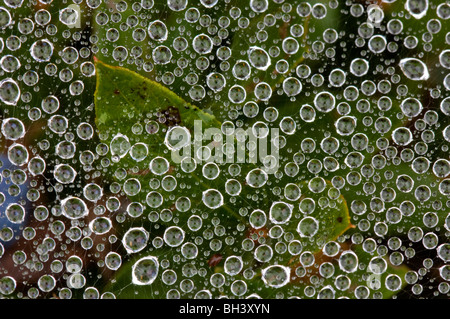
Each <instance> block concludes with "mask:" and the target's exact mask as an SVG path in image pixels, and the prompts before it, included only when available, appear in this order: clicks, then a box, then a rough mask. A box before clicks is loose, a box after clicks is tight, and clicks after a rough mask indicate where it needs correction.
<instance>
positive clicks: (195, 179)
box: [0, 0, 450, 299]
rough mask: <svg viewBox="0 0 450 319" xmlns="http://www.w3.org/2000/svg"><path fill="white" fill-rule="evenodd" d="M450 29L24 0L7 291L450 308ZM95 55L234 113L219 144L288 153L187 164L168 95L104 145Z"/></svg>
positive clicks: (395, 11) (256, 5)
mask: <svg viewBox="0 0 450 319" xmlns="http://www.w3.org/2000/svg"><path fill="white" fill-rule="evenodd" d="M449 17H450V6H449V5H448V3H446V2H442V3H434V2H429V1H428V0H407V1H400V0H397V1H395V0H393V1H391V0H390V1H387V0H384V1H381V2H380V1H379V2H374V3H373V4H369V3H368V4H363V3H362V2H359V1H341V0H339V1H338V0H331V1H320V2H317V1H284V0H247V1H244V2H242V1H239V2H237V1H223V2H222V1H217V0H215V1H214V0H200V1H199V2H194V1H188V0H167V1H166V0H164V1H162V0H161V1H159V0H141V1H121V0H114V1H102V0H85V1H82V0H73V1H68V2H67V3H65V2H64V3H63V2H59V1H51V0H38V1H34V2H31V1H30V2H28V1H23V0H22V1H21V0H3V2H2V4H0V56H1V58H0V68H1V70H0V109H1V115H2V118H1V134H0V150H1V155H0V156H1V162H0V163H1V165H0V172H1V174H0V186H1V188H0V296H2V297H15V296H17V297H19V298H49V297H57V298H61V299H66V298H67V299H68V298H117V297H119V298H120V297H123V298H126V297H128V298H130V297H136V296H137V297H144V298H145V297H154V298H180V297H184V298H186V297H187V298H219V297H220V298H226V297H228V298H261V297H267V296H270V297H271V298H272V297H276V298H294V297H300V298H344V297H350V298H383V297H391V296H393V295H395V294H398V293H403V295H405V294H406V295H410V296H411V295H412V296H428V297H442V296H447V297H448V296H449V293H450V264H449V261H450V243H449V242H448V238H449V235H450V213H449V208H450V179H449V175H450V162H449V155H448V154H449V143H450V120H449V118H450V97H449V94H448V92H449V90H450V77H449V74H450V73H449V69H450V50H449V49H448V45H449V43H450V33H449V32H448V31H446V30H447V28H446V26H447V25H448V23H449V22H448V19H449ZM94 56H95V57H96V58H97V59H100V60H101V61H103V62H104V63H107V64H111V65H115V66H121V67H124V68H128V69H130V70H133V71H135V72H137V73H139V74H141V75H143V76H145V77H147V78H149V79H151V80H154V81H156V82H159V83H160V84H162V85H163V86H165V87H167V88H169V89H170V90H172V91H173V92H175V93H176V94H177V95H179V96H180V97H181V98H183V99H185V100H186V101H188V102H190V103H192V104H195V105H196V106H198V107H199V108H200V109H201V110H203V111H204V112H205V113H209V114H211V115H214V116H215V117H216V119H217V120H218V121H220V123H221V126H220V127H219V128H218V129H219V130H218V131H219V133H223V134H222V135H220V134H217V135H218V136H217V137H216V136H214V137H212V139H213V140H214V141H215V142H219V141H221V140H220V139H225V138H226V136H229V135H235V136H236V137H235V138H236V140H240V139H243V140H244V141H245V136H244V137H242V136H240V135H239V133H238V132H239V129H244V130H247V129H248V130H250V131H251V132H252V133H253V134H254V136H255V137H256V138H257V140H258V141H260V140H264V139H265V138H269V141H270V142H272V143H273V144H274V145H275V146H274V147H276V148H277V149H279V153H278V155H277V156H274V155H272V154H269V155H268V154H264V155H263V156H261V157H262V158H261V161H260V163H259V162H258V163H257V164H256V165H255V164H251V163H248V161H247V162H245V161H237V162H235V163H230V162H215V161H213V160H212V158H213V156H212V155H213V154H212V150H211V148H210V147H206V146H205V147H202V148H200V149H199V150H198V154H196V155H197V156H196V157H195V158H198V159H203V160H204V161H203V162H198V161H196V159H195V158H194V156H192V157H189V156H188V157H185V158H183V160H182V161H181V163H173V161H172V160H171V152H175V151H180V150H182V149H183V148H185V147H186V146H189V145H191V144H192V143H193V141H194V140H196V139H197V140H199V139H200V140H201V139H202V138H203V137H202V136H195V135H194V132H193V131H192V130H190V129H188V128H187V127H186V126H184V121H185V120H184V119H183V118H181V121H180V119H177V118H176V117H177V116H179V114H178V115H177V114H175V120H178V122H177V123H175V124H173V123H170V121H171V120H172V119H171V118H170V116H168V115H165V114H166V113H164V112H169V113H170V110H169V111H167V109H166V108H165V106H161V109H158V107H159V106H157V105H153V104H152V101H148V104H149V108H148V109H149V111H148V113H147V114H144V116H143V118H136V117H137V115H133V114H132V112H133V111H132V110H123V116H124V118H125V119H126V118H132V119H134V120H135V123H134V125H132V127H131V128H127V129H123V128H121V129H119V130H117V127H119V128H120V127H121V123H120V122H117V123H115V127H111V129H110V132H106V133H104V132H103V133H102V132H99V129H98V128H97V124H98V123H99V121H102V120H104V118H99V115H98V114H96V112H95V108H94V103H105V104H106V105H107V104H108V103H109V100H108V97H107V96H101V97H98V96H94V90H95V88H96V75H97V72H96V67H95V61H94ZM97 86H98V83H97ZM116 93H117V94H120V92H114V94H116ZM136 94H139V93H136ZM95 99H97V100H95ZM273 129H278V130H279V135H277V136H272V132H273ZM121 130H122V132H121ZM123 131H131V132H132V134H128V135H127V134H124V133H123ZM108 134H109V136H108ZM107 138H109V140H108V143H105V142H104V140H105V139H107ZM155 140H157V141H158V142H156V143H155V142H154V141H155ZM209 142H211V139H210V140H209V141H208V143H209ZM206 144H207V143H205V145H206ZM244 148H245V153H246V154H248V153H251V152H253V151H255V152H256V149H257V143H256V142H251V141H248V142H246V143H244ZM223 150H224V154H225V155H227V156H234V154H235V153H236V152H237V149H236V147H235V146H233V145H228V144H226V143H224V145H223ZM274 163H277V164H278V167H279V168H278V170H277V171H276V172H271V171H270V168H271V167H273V165H274ZM89 265H90V267H91V268H89V269H95V271H94V272H92V271H91V270H89V269H88V266H89ZM128 265H130V267H127V266H128ZM92 267H93V268H92ZM116 276H124V278H126V279H125V280H123V279H122V277H120V278H119V277H116ZM123 282H127V283H128V284H127V285H125V286H123V285H122V283H123ZM150 285H151V288H149V286H150ZM268 289H269V290H268ZM128 291H132V292H131V293H130V294H128ZM268 291H270V292H268Z"/></svg>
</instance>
